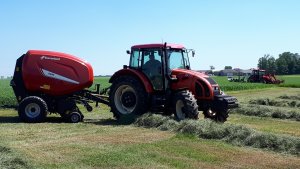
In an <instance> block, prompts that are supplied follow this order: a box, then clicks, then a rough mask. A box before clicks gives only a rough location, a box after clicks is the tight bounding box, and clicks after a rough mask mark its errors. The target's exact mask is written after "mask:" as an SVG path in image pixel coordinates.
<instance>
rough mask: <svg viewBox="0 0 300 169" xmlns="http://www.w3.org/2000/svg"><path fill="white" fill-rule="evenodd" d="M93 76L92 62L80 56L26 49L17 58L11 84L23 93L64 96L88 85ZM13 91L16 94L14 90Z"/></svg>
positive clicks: (91, 82) (90, 83) (91, 81)
mask: <svg viewBox="0 0 300 169" xmlns="http://www.w3.org/2000/svg"><path fill="white" fill-rule="evenodd" d="M18 62H20V63H18ZM18 75H19V76H18ZM20 75H21V76H20ZM18 77H19V78H18ZM93 80H94V75H93V69H92V66H91V65H90V64H89V63H87V62H86V61H84V60H82V59H80V58H77V57H75V56H73V55H69V54H65V53H59V52H51V51H41V50H29V51H28V52H27V53H26V54H24V55H23V56H21V57H20V58H19V59H18V61H17V64H16V68H15V74H14V79H13V82H14V85H15V86H23V88H24V89H23V90H25V93H42V94H46V95H49V96H65V95H70V94H72V93H74V92H77V91H80V90H83V89H84V88H87V87H90V86H91V85H92V84H93ZM21 83H23V84H21ZM18 89H19V87H18ZM23 92H24V91H23ZM15 94H16V96H17V97H19V96H18V93H16V90H15ZM21 97H22V96H21ZM23 97H24V96H23ZM18 100H21V99H18Z"/></svg>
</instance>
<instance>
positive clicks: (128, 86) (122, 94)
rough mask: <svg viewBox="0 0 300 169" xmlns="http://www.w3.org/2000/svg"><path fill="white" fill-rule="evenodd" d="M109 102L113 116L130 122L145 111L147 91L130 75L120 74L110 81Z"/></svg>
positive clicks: (146, 107) (123, 121)
mask: <svg viewBox="0 0 300 169" xmlns="http://www.w3.org/2000/svg"><path fill="white" fill-rule="evenodd" d="M109 94H110V95H109V102H110V107H111V111H112V112H113V114H114V117H115V118H116V119H117V120H119V122H121V123H131V122H133V121H134V119H135V118H136V116H138V115H141V114H143V113H145V112H146V111H147V109H148V106H147V93H146V91H145V89H144V86H143V85H142V84H141V83H140V82H139V81H138V80H137V79H136V78H134V77H132V76H120V77H118V78H117V79H116V80H114V82H113V83H112V86H111V88H110V93H109Z"/></svg>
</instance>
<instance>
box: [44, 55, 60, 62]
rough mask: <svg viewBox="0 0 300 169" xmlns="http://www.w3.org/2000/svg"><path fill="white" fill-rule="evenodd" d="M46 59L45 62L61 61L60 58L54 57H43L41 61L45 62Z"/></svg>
mask: <svg viewBox="0 0 300 169" xmlns="http://www.w3.org/2000/svg"><path fill="white" fill-rule="evenodd" d="M44 59H45V60H57V61H58V60H60V58H53V57H47V56H42V57H41V60H44Z"/></svg>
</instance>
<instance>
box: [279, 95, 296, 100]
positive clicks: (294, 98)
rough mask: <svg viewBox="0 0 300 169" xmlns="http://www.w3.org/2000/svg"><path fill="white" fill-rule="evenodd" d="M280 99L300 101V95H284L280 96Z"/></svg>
mask: <svg viewBox="0 0 300 169" xmlns="http://www.w3.org/2000/svg"><path fill="white" fill-rule="evenodd" d="M278 98H280V99H289V100H300V94H298V95H282V96H279V97H278Z"/></svg>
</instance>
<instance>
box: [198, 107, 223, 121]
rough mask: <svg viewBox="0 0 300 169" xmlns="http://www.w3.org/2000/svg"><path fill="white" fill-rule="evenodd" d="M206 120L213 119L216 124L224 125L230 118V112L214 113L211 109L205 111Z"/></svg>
mask: <svg viewBox="0 0 300 169" xmlns="http://www.w3.org/2000/svg"><path fill="white" fill-rule="evenodd" d="M203 115H204V118H209V119H212V120H214V121H216V122H220V123H224V122H225V121H226V120H227V118H228V111H226V110H223V111H212V110H211V109H210V108H209V109H207V110H205V111H203Z"/></svg>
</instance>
